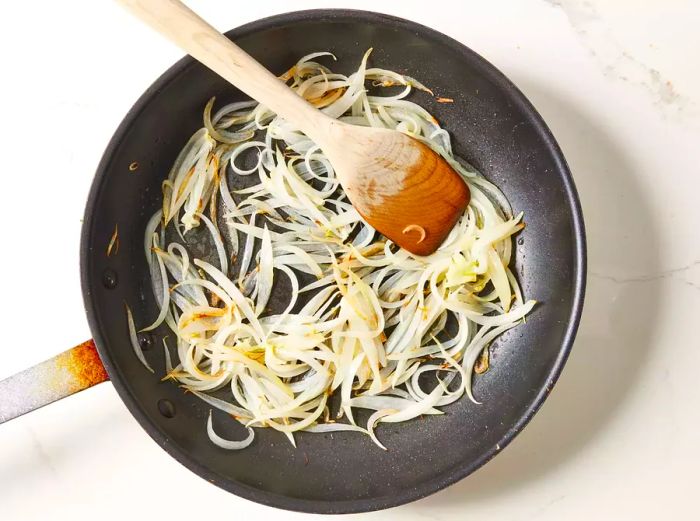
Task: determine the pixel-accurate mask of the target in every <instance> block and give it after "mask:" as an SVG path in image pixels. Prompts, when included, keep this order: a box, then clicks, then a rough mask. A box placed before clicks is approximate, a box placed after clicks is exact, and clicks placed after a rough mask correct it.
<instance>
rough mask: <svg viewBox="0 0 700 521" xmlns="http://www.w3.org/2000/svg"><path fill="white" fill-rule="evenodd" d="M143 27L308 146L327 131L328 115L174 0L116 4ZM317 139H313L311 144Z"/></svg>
mask: <svg viewBox="0 0 700 521" xmlns="http://www.w3.org/2000/svg"><path fill="white" fill-rule="evenodd" d="M117 1H118V2H119V3H120V4H122V5H123V6H124V7H126V8H127V9H128V10H129V11H131V13H133V14H134V15H136V17H137V18H140V19H141V20H142V21H143V22H145V23H146V24H148V25H149V26H151V27H152V28H154V29H155V30H157V31H158V32H159V33H161V34H162V35H163V36H165V37H166V38H168V39H169V40H171V41H172V42H174V43H176V44H177V45H178V46H179V47H180V48H182V49H183V50H184V51H186V52H187V53H188V54H189V55H190V56H192V57H193V58H194V59H196V60H197V61H199V62H201V63H203V64H204V65H206V66H207V67H209V68H210V69H211V70H213V71H214V72H215V73H217V74H218V75H219V76H221V77H222V78H224V79H225V80H227V81H229V82H230V83H231V84H233V85H235V86H236V87H238V88H239V89H240V90H242V91H243V92H245V93H246V94H248V95H249V96H250V97H252V98H254V99H255V100H257V101H259V102H260V103H262V104H263V105H265V106H266V107H268V108H270V109H271V110H273V111H274V112H276V113H277V114H278V115H279V116H281V117H282V118H284V119H286V120H288V121H291V122H293V123H294V124H295V125H297V126H298V127H299V128H300V129H301V130H302V131H303V132H304V133H305V134H306V135H308V136H309V137H310V138H311V139H313V140H314V141H317V142H318V140H319V139H323V136H324V134H325V133H326V132H327V129H328V123H329V122H330V121H332V120H331V118H329V117H328V116H326V115H325V114H323V113H322V112H320V111H319V110H317V109H315V108H314V107H313V106H312V105H310V104H309V103H307V102H306V100H304V99H303V98H302V97H300V96H298V95H297V94H296V93H295V92H294V91H293V90H291V89H290V88H289V87H287V86H286V85H284V83H282V82H281V81H280V80H279V79H278V78H277V77H275V76H274V75H273V74H272V73H270V71H268V70H267V69H266V68H265V67H263V66H262V65H260V64H259V63H258V62H257V61H256V60H255V59H253V58H252V57H251V56H250V55H249V54H248V53H246V52H245V51H244V50H243V49H241V48H240V47H238V46H237V45H236V44H235V43H233V42H232V41H231V40H229V39H228V38H226V37H225V36H224V35H223V34H221V33H220V32H219V31H217V30H216V29H215V28H214V27H212V26H211V25H209V24H208V23H207V22H206V21H205V20H203V19H202V18H200V17H199V16H198V15H197V14H196V13H194V12H193V11H192V10H190V9H189V8H188V7H187V6H186V5H184V4H183V3H182V2H180V1H179V0H117ZM317 138H318V139H317Z"/></svg>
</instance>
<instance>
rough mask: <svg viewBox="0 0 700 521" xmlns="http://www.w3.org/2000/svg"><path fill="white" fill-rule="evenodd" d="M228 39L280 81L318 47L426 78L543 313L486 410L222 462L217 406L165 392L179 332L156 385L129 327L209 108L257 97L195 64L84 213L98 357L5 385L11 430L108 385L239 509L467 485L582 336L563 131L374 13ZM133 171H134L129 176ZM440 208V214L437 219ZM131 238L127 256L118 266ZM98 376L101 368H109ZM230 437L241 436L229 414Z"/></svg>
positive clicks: (139, 312)
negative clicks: (166, 206) (482, 179)
mask: <svg viewBox="0 0 700 521" xmlns="http://www.w3.org/2000/svg"><path fill="white" fill-rule="evenodd" d="M227 35H228V36H229V37H230V38H232V39H233V40H235V41H236V43H238V44H239V45H240V46H241V47H242V48H243V49H245V50H246V51H248V52H249V53H250V54H252V55H253V56H254V57H255V58H256V59H258V60H259V61H260V62H262V63H263V64H264V65H265V66H266V67H267V68H268V69H270V70H272V71H274V72H277V73H280V72H282V71H284V70H286V69H287V68H288V67H289V65H290V64H292V63H295V62H296V60H297V59H298V58H299V57H301V56H303V55H305V54H307V53H310V52H313V51H317V50H329V51H331V52H333V53H334V54H335V55H336V56H338V58H339V62H338V63H337V64H334V65H333V67H334V68H337V69H338V70H339V71H340V72H344V73H349V72H351V71H352V70H354V68H355V67H356V66H357V63H358V62H359V59H360V57H361V55H362V53H363V52H364V51H365V50H366V49H367V48H369V47H373V48H374V53H373V55H372V62H373V64H374V65H377V66H382V67H386V68H392V69H394V70H397V71H399V72H402V73H406V74H409V75H411V76H414V77H416V78H418V79H419V80H420V81H422V82H423V83H425V84H426V85H428V86H429V87H430V88H432V89H433V90H434V91H435V93H436V94H438V95H440V96H443V97H449V98H452V99H454V103H449V104H448V103H437V102H436V101H435V100H434V99H433V98H431V97H429V96H427V95H423V94H422V93H417V94H415V96H416V97H415V98H414V99H415V100H416V101H418V102H419V103H420V104H421V105H423V106H424V107H425V108H426V109H428V110H429V111H430V112H431V113H433V114H434V115H435V116H436V117H437V118H438V120H439V121H440V122H441V123H442V124H443V126H444V127H445V128H446V129H448V130H449V131H450V132H451V134H452V137H453V143H454V149H455V152H456V154H457V155H458V156H461V157H462V158H464V159H466V160H467V161H468V162H469V163H471V164H472V165H474V166H475V167H476V168H477V169H478V170H479V171H481V172H482V173H483V174H484V175H485V176H486V177H487V178H488V179H490V180H491V181H493V182H494V183H495V184H496V185H497V186H499V187H500V188H501V189H502V190H503V192H504V193H505V195H506V196H507V197H508V199H509V200H510V202H511V203H512V205H513V208H514V209H515V210H516V211H524V212H525V220H526V222H527V227H526V228H525V230H523V231H522V232H521V233H520V234H519V235H518V237H517V241H516V243H517V244H516V250H515V251H516V254H515V259H514V269H515V273H516V274H517V276H518V277H519V279H520V282H521V286H522V289H523V291H524V293H525V295H526V297H527V298H535V299H537V300H538V301H539V302H540V304H539V305H538V306H537V307H536V308H535V309H534V310H533V312H532V314H531V315H529V316H528V319H527V323H525V324H522V325H520V326H518V327H516V328H514V329H512V330H510V331H508V332H507V333H505V334H504V335H502V336H501V337H500V338H498V339H497V340H496V341H495V342H494V343H493V345H492V347H491V353H492V362H491V367H490V369H489V370H488V371H487V372H486V373H485V374H483V375H480V376H477V377H476V379H475V381H474V394H475V396H476V397H477V398H478V399H479V400H480V401H481V402H482V404H481V405H477V404H474V403H472V402H470V401H469V400H467V399H462V400H460V401H458V402H456V403H454V404H452V405H450V406H448V407H446V408H445V410H446V414H445V415H443V416H439V417H435V416H428V417H425V418H423V419H416V420H413V421H411V422H408V423H406V424H401V425H395V424H384V425H380V426H379V428H378V431H379V436H380V437H381V439H382V441H383V443H384V444H385V445H386V446H387V447H388V448H389V450H388V451H387V452H384V451H382V450H380V449H378V448H377V447H376V446H375V445H373V444H372V442H371V441H370V439H369V438H368V437H366V436H362V435H357V434H356V433H347V432H345V433H334V434H308V433H301V434H300V435H298V437H297V443H298V447H297V448H294V447H292V446H291V445H290V444H289V443H288V442H287V440H286V439H285V438H284V437H283V436H282V435H281V434H280V433H277V432H274V431H271V430H269V429H258V430H257V431H256V434H257V438H256V441H255V442H254V443H253V445H252V446H250V447H249V448H247V449H245V450H242V451H224V450H222V449H220V448H218V447H216V446H214V445H213V444H212V443H211V442H210V441H209V439H208V438H207V435H206V432H205V427H204V426H205V422H206V417H207V415H208V414H209V407H208V406H206V404H204V403H203V402H201V401H199V400H198V399H197V398H196V397H194V396H193V395H191V394H186V393H183V392H182V390H181V389H179V388H178V387H177V386H176V385H173V384H172V383H168V382H161V381H160V376H162V374H163V371H164V369H163V368H164V355H163V350H162V344H161V338H162V336H163V333H164V331H156V333H155V334H152V335H141V337H140V342H141V345H142V347H143V348H144V350H145V355H146V358H147V359H148V361H149V362H150V364H151V365H152V366H153V367H154V368H156V375H151V374H150V373H147V372H146V371H145V370H144V368H143V366H142V365H141V364H140V363H139V361H138V360H137V359H136V357H135V356H134V353H133V351H132V348H131V346H130V343H129V339H128V331H127V325H126V319H125V313H124V303H125V302H127V303H129V305H130V306H131V307H132V309H133V310H134V315H135V316H137V317H139V316H140V317H154V316H155V314H156V313H155V310H156V305H155V302H154V299H153V295H152V292H151V291H150V279H149V276H148V269H147V265H146V260H145V257H144V254H143V230H144V227H145V225H146V221H147V220H148V218H149V217H150V216H151V215H152V214H153V212H154V211H155V210H156V209H157V208H158V207H159V204H160V183H161V181H162V180H163V178H164V176H165V175H166V173H167V172H168V170H169V168H170V166H171V164H172V162H173V160H174V158H175V157H176V155H177V153H178V152H179V150H180V148H181V147H182V146H183V144H184V143H185V142H186V141H187V139H188V138H189V136H190V135H191V134H192V133H193V132H194V131H195V130H197V129H198V128H200V127H201V124H202V123H201V114H202V108H203V105H204V103H205V102H206V100H207V99H209V98H210V97H211V96H217V99H218V100H220V101H222V102H223V101H236V100H240V99H244V97H243V95H242V94H241V93H240V92H238V91H237V90H235V89H234V88H233V87H231V86H230V85H229V84H227V83H226V82H225V81H224V80H222V79H221V78H219V77H218V76H216V75H215V74H214V73H212V72H210V71H209V70H207V69H206V68H205V67H204V66H202V65H200V64H198V63H196V62H195V61H194V60H192V59H191V58H184V59H182V60H180V61H179V62H178V63H177V64H175V65H174V66H173V67H172V68H171V69H170V70H168V71H167V72H166V73H165V74H163V75H162V76H161V77H160V78H159V79H158V80H157V81H156V82H155V83H154V84H153V86H151V87H150V88H149V89H148V90H147V91H146V93H145V94H144V95H143V96H142V97H141V98H140V99H139V100H138V101H137V102H136V104H135V105H134V107H133V108H132V109H131V111H130V112H129V114H128V115H127V116H126V118H125V119H124V121H123V122H122V124H121V125H120V126H119V128H118V129H117V131H116V133H115V135H114V137H113V138H112V141H111V142H110V143H109V145H108V147H107V150H106V151H105V153H104V156H103V158H102V161H101V162H100V164H99V166H98V169H97V173H96V175H95V179H94V181H93V184H92V189H91V191H90V195H89V198H88V201H87V206H86V209H85V218H84V224H83V229H82V239H81V266H80V269H81V277H82V288H83V294H84V300H85V309H86V311H87V316H88V321H89V323H90V328H91V330H92V333H93V336H94V339H95V340H94V345H96V346H97V351H98V352H99V359H98V358H97V356H96V353H95V349H94V345H93V344H92V343H90V342H88V343H85V344H83V345H81V346H78V347H77V348H74V349H73V350H69V351H67V352H66V353H63V354H62V355H59V356H58V357H56V358H54V359H52V360H49V361H47V362H44V363H43V364H40V365H38V366H35V367H34V368H31V369H28V370H27V371H25V372H24V373H20V374H18V375H15V376H13V377H10V378H9V379H7V380H5V381H4V382H0V421H3V420H7V419H10V418H12V417H14V416H17V415H19V414H22V413H24V412H26V411H28V410H31V409H34V408H36V407H40V406H41V405H44V404H45V403H49V402H51V401H53V400H55V399H58V398H60V397H63V396H66V395H68V394H71V393H73V392H76V391H78V390H80V389H83V388H86V387H88V386H90V385H93V384H95V383H97V382H100V381H103V380H106V379H107V375H108V376H109V379H110V380H111V381H112V383H113V384H114V386H115V388H116V389H117V391H118V393H119V396H120V397H121V398H122V400H123V401H124V403H125V404H126V406H127V407H128V408H129V410H130V411H131V413H132V414H133V415H134V417H135V418H136V419H137V420H138V422H139V423H140V424H141V426H142V427H143V428H144V429H145V430H146V432H148V434H150V436H151V437H152V438H153V439H154V440H155V441H156V442H157V443H158V444H159V445H160V446H161V447H163V449H164V450H165V451H167V452H168V453H169V454H170V455H172V456H173V457H174V458H176V459H177V460H178V461H180V462H181V463H182V464H183V465H185V466H186V467H188V468H189V469H190V470H192V471H193V472H195V473H197V474H198V475H200V476H202V477H203V478H205V479H207V480H209V481H211V482H212V483H215V484H216V485H218V486H220V487H222V488H224V489H226V490H228V491H230V492H232V493H234V494H237V495H239V496H242V497H245V498H248V499H251V500H253V501H257V502H259V503H263V504H266V505H271V506H275V507H280V508H285V509H290V510H298V511H305V512H316V513H344V512H362V511H369V510H376V509H381V508H387V507H390V506H394V505H399V504H402V503H407V502H409V501H413V500H415V499H418V498H421V497H424V496H426V495H428V494H431V493H433V492H435V491H437V490H439V489H441V488H444V487H446V486H448V485H450V484H451V483H454V482H456V481H457V480H459V479H461V478H464V477H465V476H467V475H468V474H470V473H471V472H473V471H474V470H476V469H477V468H479V467H480V466H481V465H483V464H484V463H486V462H487V461H489V460H490V459H491V458H492V457H493V456H495V455H496V454H497V453H498V452H499V451H500V450H502V449H503V448H504V447H505V446H506V445H507V444H508V443H509V442H510V441H511V440H512V439H513V437H514V436H515V435H516V434H517V433H518V432H519V431H520V430H521V429H522V428H523V427H524V425H525V424H526V423H527V422H528V421H529V420H530V418H531V417H532V416H533V414H534V413H535V412H536V411H537V409H538V408H539V407H540V406H541V404H542V402H543V401H544V400H545V398H546V397H547V395H548V394H549V392H550V391H551V390H552V386H553V385H554V383H555V381H556V379H557V377H558V376H559V373H560V371H561V370H562V366H563V365H564V363H565V361H566V358H567V356H568V354H569V351H570V349H571V346H572V342H573V340H574V336H575V333H576V328H577V326H578V322H579V318H580V314H581V310H582V305H583V296H584V282H585V237H584V227H583V219H582V215H581V209H580V206H579V201H578V198H577V195H576V190H575V187H574V183H573V181H572V178H571V174H570V173H569V170H568V168H567V165H566V162H565V160H564V157H563V156H562V153H561V150H560V149H559V147H558V146H557V144H556V142H555V140H554V138H553V136H552V134H551V133H550V131H549V129H548V128H547V126H546V125H545V123H544V122H543V121H542V118H541V117H540V116H539V115H538V114H537V112H536V111H535V109H534V108H533V107H532V105H531V104H530V103H529V102H528V101H527V100H526V99H525V97H524V96H523V95H522V93H521V92H520V91H519V90H518V89H517V88H516V87H515V86H514V85H513V84H512V83H511V82H510V81H509V80H508V79H507V78H506V77H505V76H504V75H503V74H501V73H500V72H499V71H498V70H496V69H495V68H494V67H493V66H492V65H490V64H489V63H488V62H486V61H485V60H484V59H483V58H481V57H480V56H478V55H477V54H475V53H474V52H473V51H471V50H469V49H468V48H466V47H464V46H463V45H461V44H460V43H458V42H456V41H454V40H452V39H450V38H448V37H447V36H445V35H443V34H440V33H438V32H436V31H433V30H431V29H429V28H427V27H423V26H421V25H418V24H416V23H413V22H409V21H406V20H402V19H399V18H394V17H391V16H386V15H380V14H376V13H370V12H364V11H349V10H313V11H301V12H295V13H289V14H283V15H279V16H273V17H270V18H266V19H263V20H260V21H257V22H253V23H250V24H247V25H244V26H242V27H239V28H238V29H234V30H233V31H230V32H229V33H227ZM130 166H131V168H130ZM426 211H429V209H426ZM115 225H118V229H119V239H120V249H119V251H118V253H117V254H116V255H110V256H107V255H106V251H105V250H106V246H107V244H108V243H109V241H110V238H111V237H112V234H113V232H114V229H115ZM100 359H101V362H102V363H103V364H104V369H106V373H105V370H104V369H103V366H102V364H100ZM214 423H215V428H216V430H217V432H219V434H220V435H222V436H224V437H229V438H231V439H236V438H240V437H241V435H242V433H241V431H240V429H241V428H242V427H241V426H240V425H239V424H238V423H237V422H232V421H230V420H229V421H227V418H226V417H225V415H223V414H221V415H219V416H217V414H216V413H215V415H214Z"/></svg>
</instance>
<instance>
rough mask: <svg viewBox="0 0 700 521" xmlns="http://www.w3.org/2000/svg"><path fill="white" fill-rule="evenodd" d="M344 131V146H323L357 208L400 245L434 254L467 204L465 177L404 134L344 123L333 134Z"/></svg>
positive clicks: (467, 191) (412, 250)
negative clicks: (328, 148) (328, 147)
mask: <svg viewBox="0 0 700 521" xmlns="http://www.w3.org/2000/svg"><path fill="white" fill-rule="evenodd" d="M340 132H342V133H343V134H344V136H342V139H340V140H338V141H337V142H339V143H342V144H344V146H342V147H341V146H338V145H336V146H331V147H330V150H327V149H326V147H324V150H327V153H328V155H329V158H330V160H331V162H332V163H333V165H334V167H335V169H336V172H337V174H338V176H339V178H340V181H341V183H342V185H343V188H344V189H345V192H346V193H347V194H348V197H349V198H350V201H351V202H352V204H353V206H354V207H355V208H356V209H357V211H358V212H359V213H360V215H362V217H363V218H364V219H365V220H366V221H367V222H368V223H369V224H371V225H372V226H373V227H374V228H375V229H377V230H378V231H380V232H381V233H382V234H384V235H385V236H386V237H388V238H389V239H391V240H392V241H393V242H395V243H396V244H398V245H399V246H401V247H402V248H405V249H406V250H408V251H410V252H411V253H414V254H416V255H430V254H431V253H433V252H434V251H435V250H436V249H437V248H438V247H439V246H440V244H442V242H443V241H444V240H445V238H446V237H447V235H448V234H449V233H450V231H451V230H452V227H453V226H454V225H455V223H456V222H457V219H459V217H460V216H461V215H462V214H463V213H464V210H465V208H466V207H467V205H468V204H469V197H470V194H469V188H468V187H467V185H466V183H465V182H464V180H463V179H462V177H461V176H460V175H459V174H458V173H457V172H455V171H454V169H453V168H452V167H451V166H450V165H449V164H448V163H447V162H446V161H445V160H444V159H443V158H442V157H441V156H440V155H439V154H437V153H436V152H434V151H433V150H432V149H431V148H430V147H428V146H427V145H425V144H423V143H421V142H420V141H418V140H416V139H413V138H411V137H409V136H407V135H405V134H402V133H401V132H397V131H394V130H388V129H376V128H368V127H358V126H350V125H342V126H341V127H340V129H338V130H334V132H333V133H334V134H338V133H340ZM334 137H337V136H334ZM334 141H335V140H334Z"/></svg>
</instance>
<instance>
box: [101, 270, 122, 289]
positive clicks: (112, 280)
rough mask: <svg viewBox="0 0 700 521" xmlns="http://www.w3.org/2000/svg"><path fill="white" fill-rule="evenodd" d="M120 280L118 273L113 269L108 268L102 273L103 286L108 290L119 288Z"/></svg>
mask: <svg viewBox="0 0 700 521" xmlns="http://www.w3.org/2000/svg"><path fill="white" fill-rule="evenodd" d="M118 282H119V279H118V278H117V272H116V271H114V270H113V269H111V268H107V269H106V270H104V272H103V273H102V284H103V285H104V287H105V288H107V289H114V288H116V287H117V283H118Z"/></svg>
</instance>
